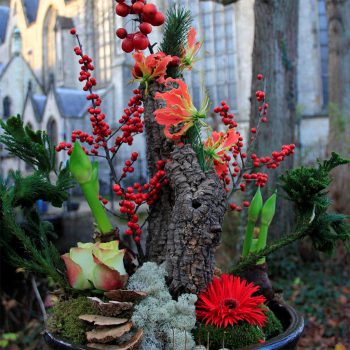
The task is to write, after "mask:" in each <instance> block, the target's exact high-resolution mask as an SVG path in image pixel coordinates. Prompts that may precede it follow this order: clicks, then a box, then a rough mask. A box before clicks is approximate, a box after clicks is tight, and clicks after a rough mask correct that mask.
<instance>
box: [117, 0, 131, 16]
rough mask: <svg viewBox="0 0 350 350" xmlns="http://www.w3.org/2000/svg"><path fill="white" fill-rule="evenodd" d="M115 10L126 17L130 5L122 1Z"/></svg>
mask: <svg viewBox="0 0 350 350" xmlns="http://www.w3.org/2000/svg"><path fill="white" fill-rule="evenodd" d="M115 12H116V14H117V15H118V16H121V17H126V16H127V15H128V14H129V13H130V7H129V6H128V5H126V4H124V3H120V4H118V5H117V6H116V8H115Z"/></svg>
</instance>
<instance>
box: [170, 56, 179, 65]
mask: <svg viewBox="0 0 350 350" xmlns="http://www.w3.org/2000/svg"><path fill="white" fill-rule="evenodd" d="M170 64H171V65H172V66H174V67H177V66H178V65H179V64H180V58H179V57H177V56H173V57H172V59H171V62H170Z"/></svg>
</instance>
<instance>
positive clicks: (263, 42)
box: [250, 0, 299, 238]
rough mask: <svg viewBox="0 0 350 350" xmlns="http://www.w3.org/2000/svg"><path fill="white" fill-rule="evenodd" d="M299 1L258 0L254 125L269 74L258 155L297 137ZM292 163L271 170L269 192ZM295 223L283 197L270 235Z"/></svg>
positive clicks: (287, 203)
mask: <svg viewBox="0 0 350 350" xmlns="http://www.w3.org/2000/svg"><path fill="white" fill-rule="evenodd" d="M298 3H299V2H298V1H294V0H293V1H290V0H256V1H255V5H254V13H255V14H254V16H255V35H254V48H253V76H252V90H251V96H252V97H251V99H252V103H251V117H250V126H251V127H255V126H256V125H257V122H258V120H259V115H258V113H257V110H258V104H257V101H256V99H255V92H256V90H257V84H256V82H257V80H256V77H257V75H258V74H259V73H262V74H264V76H265V78H266V93H267V102H268V104H269V109H268V116H267V125H266V126H264V125H263V127H262V128H261V130H260V132H261V134H260V135H259V142H258V143H257V144H256V153H257V154H259V155H269V154H271V152H272V151H274V150H280V147H281V145H282V144H290V143H294V141H295V119H296V60H297V36H298V9H299V5H298ZM292 166H293V158H292V157H289V158H288V159H286V160H285V161H284V162H283V164H282V165H281V167H280V168H278V169H277V170H275V171H273V172H272V171H271V172H270V174H269V182H268V188H267V191H268V192H271V191H272V190H273V189H274V188H275V187H276V182H277V178H278V176H279V174H281V172H283V171H284V170H285V169H286V168H291V167H292ZM292 224H293V211H292V207H291V204H290V203H289V202H287V201H285V200H283V199H281V198H280V199H279V204H278V211H277V213H276V218H275V220H274V222H273V224H272V226H271V229H270V235H271V236H272V237H273V238H276V237H277V236H278V235H280V234H284V233H286V232H289V231H290V229H291V225H292Z"/></svg>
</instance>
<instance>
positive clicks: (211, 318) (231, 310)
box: [196, 274, 266, 327]
mask: <svg viewBox="0 0 350 350" xmlns="http://www.w3.org/2000/svg"><path fill="white" fill-rule="evenodd" d="M255 292H256V286H254V285H253V284H251V283H250V284H248V283H246V281H243V280H241V279H240V278H239V277H235V276H231V275H227V274H224V275H222V276H221V277H220V279H218V278H216V277H214V279H213V281H212V282H211V283H210V284H209V285H208V287H207V290H205V291H203V292H201V293H200V294H199V296H198V301H197V303H196V315H197V318H198V319H199V320H201V321H203V322H205V323H206V324H212V325H215V326H217V327H227V326H229V325H230V326H233V325H235V324H237V323H238V322H239V321H246V322H248V323H250V324H253V325H259V326H263V325H264V323H265V322H266V315H265V310H266V308H263V307H262V305H263V303H264V302H265V298H264V297H263V296H261V295H257V296H253V294H254V293H255Z"/></svg>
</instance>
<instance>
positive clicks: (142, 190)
mask: <svg viewBox="0 0 350 350" xmlns="http://www.w3.org/2000/svg"><path fill="white" fill-rule="evenodd" d="M137 3H140V1H138V2H137V1H136V2H134V3H133V5H136V4H137ZM142 4H144V3H143V2H142ZM119 5H125V4H124V2H123V1H119ZM119 5H117V7H118V6H119ZM125 6H127V5H125ZM145 6H146V5H145ZM145 6H143V7H145ZM143 24H146V22H144V23H143ZM71 34H72V35H74V36H75V37H76V39H77V42H78V46H77V47H75V48H74V52H75V53H76V55H77V56H79V57H80V59H79V63H80V64H81V71H80V74H79V81H81V82H84V83H85V85H84V86H83V90H84V91H88V92H89V94H88V95H87V96H86V99H87V100H88V101H90V102H91V106H90V107H89V108H88V112H89V113H90V121H91V126H92V134H89V133H87V132H83V131H82V130H74V131H73V132H72V135H71V140H72V142H76V141H79V142H80V143H82V144H85V147H84V146H82V148H83V150H84V151H85V153H86V154H87V155H90V156H95V157H102V158H104V159H106V160H107V162H108V165H109V168H110V170H111V174H112V178H113V181H114V185H113V187H112V189H113V192H114V193H115V194H116V195H117V196H118V197H120V201H119V207H120V209H119V211H120V214H121V215H118V214H117V213H113V214H114V215H116V216H118V217H122V216H123V215H124V216H125V218H126V219H127V226H128V228H127V229H126V231H125V234H126V235H130V236H133V238H134V241H135V242H136V245H137V248H138V253H139V256H140V259H142V258H143V256H144V254H143V251H142V248H141V245H140V235H141V234H142V227H143V225H144V223H143V224H142V226H140V224H139V216H138V215H137V211H138V209H139V208H140V207H141V206H142V205H143V204H148V205H152V204H154V202H155V201H156V200H157V196H158V194H159V191H160V190H161V188H162V186H163V185H167V184H168V180H167V179H166V177H165V171H164V165H165V162H163V161H159V162H158V164H157V169H158V171H157V173H156V174H155V175H154V177H153V178H152V179H151V180H150V181H149V183H146V184H144V185H141V184H139V183H134V185H133V186H132V187H127V188H124V187H123V184H122V181H123V179H125V178H126V177H127V175H128V174H130V173H133V172H134V166H133V165H134V163H135V162H136V161H137V159H138V157H139V154H138V153H137V152H132V154H131V156H130V158H129V159H128V160H126V161H125V162H124V167H123V169H122V172H121V174H120V176H119V177H118V176H117V172H116V169H115V168H114V166H113V162H112V161H113V158H114V157H115V156H116V155H117V154H118V151H119V150H120V148H121V146H122V145H124V144H125V145H128V146H132V145H133V141H134V137H135V135H138V134H141V133H143V121H142V116H143V113H144V108H143V106H142V96H141V94H140V90H138V89H135V90H134V91H133V93H134V95H133V96H132V97H131V98H130V100H129V102H128V106H127V108H125V109H124V114H123V115H122V117H121V118H120V119H119V124H120V125H119V127H118V128H116V129H115V130H114V131H112V130H111V128H110V126H109V125H108V124H107V122H106V121H105V119H106V116H105V114H103V113H102V110H101V104H102V100H101V97H100V96H99V95H98V94H96V93H94V92H93V88H95V87H96V85H97V81H96V79H95V78H94V77H93V76H92V71H94V66H93V65H92V62H93V61H92V59H91V57H89V56H88V55H86V54H84V52H83V47H82V44H81V42H80V39H79V36H78V34H77V33H76V30H75V29H74V28H72V29H71ZM87 147H89V150H88V149H87ZM101 148H102V149H103V151H104V154H103V155H101V154H99V149H101ZM62 150H65V151H67V154H68V155H71V153H72V144H71V143H66V142H60V143H59V144H58V145H57V147H56V151H57V152H59V151H62ZM99 200H100V201H101V203H102V204H103V205H104V206H106V205H107V204H108V200H107V199H106V198H103V197H102V196H99ZM106 209H107V210H108V211H109V212H111V211H110V210H109V209H108V208H106ZM146 220H147V219H146Z"/></svg>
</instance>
